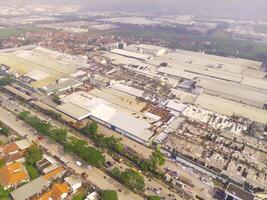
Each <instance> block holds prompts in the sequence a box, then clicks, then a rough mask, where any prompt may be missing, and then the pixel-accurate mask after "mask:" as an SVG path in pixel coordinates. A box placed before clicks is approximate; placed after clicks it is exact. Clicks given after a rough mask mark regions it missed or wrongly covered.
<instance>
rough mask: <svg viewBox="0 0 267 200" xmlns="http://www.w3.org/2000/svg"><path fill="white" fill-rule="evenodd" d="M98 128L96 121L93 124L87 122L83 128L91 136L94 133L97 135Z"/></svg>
mask: <svg viewBox="0 0 267 200" xmlns="http://www.w3.org/2000/svg"><path fill="white" fill-rule="evenodd" d="M97 130H98V125H97V123H96V122H92V123H91V124H87V125H86V126H85V127H84V128H83V129H82V132H83V133H84V134H85V135H87V136H88V137H91V136H92V135H96V134H97Z"/></svg>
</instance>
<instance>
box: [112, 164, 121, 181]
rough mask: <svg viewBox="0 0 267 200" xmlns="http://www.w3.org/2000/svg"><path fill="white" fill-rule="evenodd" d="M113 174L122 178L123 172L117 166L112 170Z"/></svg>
mask: <svg viewBox="0 0 267 200" xmlns="http://www.w3.org/2000/svg"><path fill="white" fill-rule="evenodd" d="M111 174H112V176H113V177H115V178H117V179H120V178H121V172H120V170H119V168H118V167H115V168H113V169H112V170H111Z"/></svg>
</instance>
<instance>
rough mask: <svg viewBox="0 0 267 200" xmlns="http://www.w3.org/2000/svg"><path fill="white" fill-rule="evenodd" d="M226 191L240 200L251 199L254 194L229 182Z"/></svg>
mask: <svg viewBox="0 0 267 200" xmlns="http://www.w3.org/2000/svg"><path fill="white" fill-rule="evenodd" d="M226 192H227V193H230V194H232V195H234V196H236V197H238V198H240V199H242V200H253V199H254V196H253V194H251V193H249V192H247V191H245V190H244V189H242V188H240V187H238V186H236V185H234V184H232V183H230V184H229V185H228V187H227V189H226Z"/></svg>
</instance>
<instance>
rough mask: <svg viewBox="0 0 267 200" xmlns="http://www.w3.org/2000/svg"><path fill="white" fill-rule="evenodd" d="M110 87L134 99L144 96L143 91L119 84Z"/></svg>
mask: <svg viewBox="0 0 267 200" xmlns="http://www.w3.org/2000/svg"><path fill="white" fill-rule="evenodd" d="M111 87H112V88H114V89H116V90H119V91H122V92H125V93H127V94H130V95H133V96H136V97H141V96H142V95H143V94H144V91H143V90H139V89H136V88H133V87H130V86H127V85H123V84H120V83H115V84H112V85H111Z"/></svg>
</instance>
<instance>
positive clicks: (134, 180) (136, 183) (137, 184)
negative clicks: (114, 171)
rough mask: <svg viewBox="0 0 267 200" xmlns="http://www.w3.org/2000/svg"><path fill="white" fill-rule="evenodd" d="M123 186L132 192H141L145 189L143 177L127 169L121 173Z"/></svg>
mask: <svg viewBox="0 0 267 200" xmlns="http://www.w3.org/2000/svg"><path fill="white" fill-rule="evenodd" d="M121 180H122V182H123V184H124V185H125V186H126V187H128V188H130V189H132V190H139V191H141V190H143V189H144V187H145V181H144V177H143V176H141V175H140V174H138V173H137V172H135V171H133V170H130V169H127V170H125V171H124V172H122V173H121Z"/></svg>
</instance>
